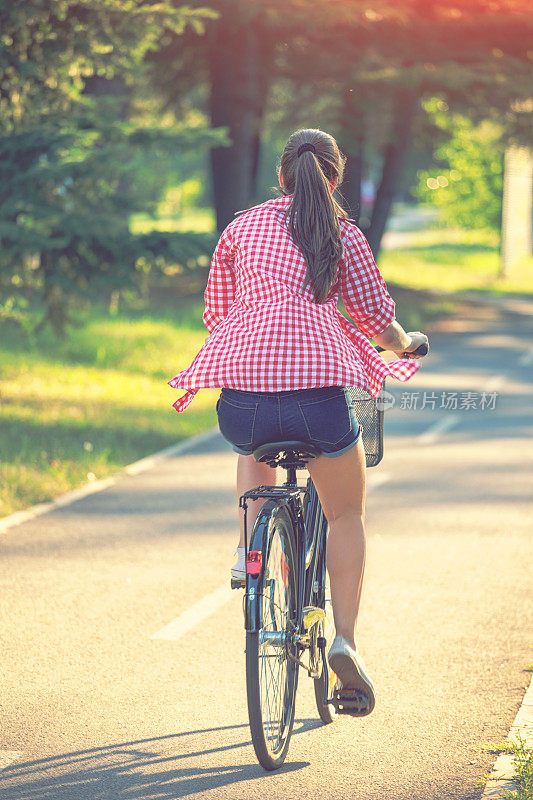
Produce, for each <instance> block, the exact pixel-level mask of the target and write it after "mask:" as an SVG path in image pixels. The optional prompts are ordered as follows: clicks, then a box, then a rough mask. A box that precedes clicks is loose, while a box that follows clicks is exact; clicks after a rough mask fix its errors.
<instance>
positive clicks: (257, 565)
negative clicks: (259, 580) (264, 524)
mask: <svg viewBox="0 0 533 800" xmlns="http://www.w3.org/2000/svg"><path fill="white" fill-rule="evenodd" d="M262 563H263V553H262V552H261V550H250V552H249V553H248V555H247V556H246V572H247V573H248V575H259V573H260V572H261V565H262Z"/></svg>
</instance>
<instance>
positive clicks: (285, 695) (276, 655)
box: [246, 502, 298, 770]
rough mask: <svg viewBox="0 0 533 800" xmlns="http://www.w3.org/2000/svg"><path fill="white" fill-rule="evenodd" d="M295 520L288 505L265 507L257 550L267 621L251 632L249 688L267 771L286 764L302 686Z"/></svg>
mask: <svg viewBox="0 0 533 800" xmlns="http://www.w3.org/2000/svg"><path fill="white" fill-rule="evenodd" d="M293 542H294V535H293V526H292V520H291V518H290V516H289V513H288V512H287V510H286V509H285V508H284V507H283V506H278V505H275V504H272V503H268V502H267V503H265V505H264V506H263V509H262V510H261V511H260V513H259V516H258V518H257V522H256V524H255V526H254V534H253V538H252V543H251V546H250V549H251V550H260V551H262V554H263V571H262V580H261V581H260V582H259V586H258V587H257V589H256V591H257V590H258V591H259V592H260V595H261V622H260V628H259V630H258V631H253V632H251V631H247V633H246V689H247V697H248V717H249V720H250V730H251V734H252V743H253V746H254V750H255V753H256V756H257V758H258V760H259V763H260V764H261V765H262V766H263V767H264V768H265V769H267V770H274V769H277V768H278V767H280V766H281V765H282V764H283V762H284V761H285V757H286V755H287V750H288V748H289V742H290V738H291V733H292V727H293V724H294V706H295V699H296V687H297V684H298V665H297V663H296V662H295V661H294V660H293V658H295V657H296V655H297V651H296V648H295V647H294V645H293V644H292V634H293V632H294V620H295V618H296V604H297V598H296V561H295V557H294V546H293Z"/></svg>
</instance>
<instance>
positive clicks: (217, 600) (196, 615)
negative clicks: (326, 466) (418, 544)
mask: <svg viewBox="0 0 533 800" xmlns="http://www.w3.org/2000/svg"><path fill="white" fill-rule="evenodd" d="M389 478H390V476H389V474H388V473H386V472H383V473H377V474H375V475H374V474H373V475H371V476H370V478H369V480H368V486H367V488H368V490H369V491H370V490H372V489H376V488H377V487H378V486H381V485H382V484H383V483H386V482H387V481H388V480H389ZM232 596H233V592H232V589H231V588H230V585H229V576H228V580H227V581H224V583H223V584H222V585H221V586H219V587H218V589H215V591H214V592H211V593H210V594H206V595H205V596H204V597H202V598H201V599H200V600H198V602H196V603H194V605H192V606H190V607H189V608H188V609H186V610H185V611H183V612H182V613H181V614H180V615H179V616H178V617H176V618H175V619H173V620H172V622H169V623H168V625H165V627H164V628H161V630H159V631H157V633H154V634H153V635H152V636H151V637H150V638H151V639H165V640H167V641H171V642H175V641H177V640H178V639H181V637H182V636H185V634H186V633H189V631H192V630H193V628H195V627H196V626H197V625H199V624H200V622H203V621H204V620H206V619H207V618H208V617H210V616H211V614H214V613H215V611H218V610H219V609H220V608H222V606H223V605H225V604H226V603H227V602H228V601H229V600H231V598H232Z"/></svg>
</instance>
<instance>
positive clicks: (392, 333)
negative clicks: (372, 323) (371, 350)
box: [374, 319, 428, 358]
mask: <svg viewBox="0 0 533 800" xmlns="http://www.w3.org/2000/svg"><path fill="white" fill-rule="evenodd" d="M374 341H375V342H376V344H378V345H379V346H380V347H383V349H384V350H392V352H393V353H396V355H399V356H400V355H402V354H403V353H412V352H413V351H414V350H416V349H417V348H418V347H420V345H422V344H427V341H428V337H427V336H426V335H425V333H421V332H420V331H410V332H409V333H406V332H405V331H404V329H403V328H402V326H401V325H400V323H399V322H398V320H396V319H394V320H393V321H392V322H391V324H390V325H387V327H386V328H385V330H384V331H382V332H381V333H379V334H374ZM422 357H423V356H413V358H422Z"/></svg>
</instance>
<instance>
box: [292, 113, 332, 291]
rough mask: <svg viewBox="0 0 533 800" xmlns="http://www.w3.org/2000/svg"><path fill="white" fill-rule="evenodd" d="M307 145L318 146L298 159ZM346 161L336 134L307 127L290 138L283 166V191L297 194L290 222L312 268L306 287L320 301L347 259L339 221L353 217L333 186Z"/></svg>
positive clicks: (307, 273) (306, 280) (294, 235)
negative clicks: (303, 147) (341, 260)
mask: <svg viewBox="0 0 533 800" xmlns="http://www.w3.org/2000/svg"><path fill="white" fill-rule="evenodd" d="M302 144H310V145H313V147H314V149H315V152H313V151H312V150H310V149H308V150H303V152H301V154H300V155H298V149H299V148H300V146H301V145H302ZM345 163H346V158H345V156H343V155H342V153H341V152H340V150H339V147H338V145H337V142H336V141H335V139H334V138H333V136H330V134H329V133H324V131H320V130H317V129H316V128H307V129H304V130H300V131H295V133H293V134H292V135H291V136H290V137H289V140H288V142H287V144H286V145H285V149H284V151H283V155H282V156H281V160H280V164H279V168H280V172H281V174H282V176H283V189H282V191H283V193H284V194H292V195H293V197H292V200H291V203H290V206H289V208H288V209H287V220H288V225H289V231H290V234H291V237H292V239H293V241H294V243H295V244H296V245H297V246H298V247H299V248H300V250H301V251H302V253H303V256H304V259H305V262H306V265H307V269H306V273H305V280H304V286H308V285H310V286H311V287H312V289H313V293H314V295H315V301H316V302H317V303H323V302H325V300H326V297H327V294H328V292H329V290H330V288H331V285H332V283H333V281H334V280H335V276H336V273H337V264H338V262H339V259H340V258H341V256H342V239H341V231H340V226H339V220H338V217H339V216H340V217H347V214H346V212H345V211H344V209H342V208H341V206H340V205H339V204H338V203H337V201H336V200H335V199H334V198H333V197H332V193H331V191H330V184H331V183H332V182H333V181H334V180H335V179H336V180H337V182H338V185H340V183H341V181H342V176H343V173H344V164H345Z"/></svg>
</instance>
